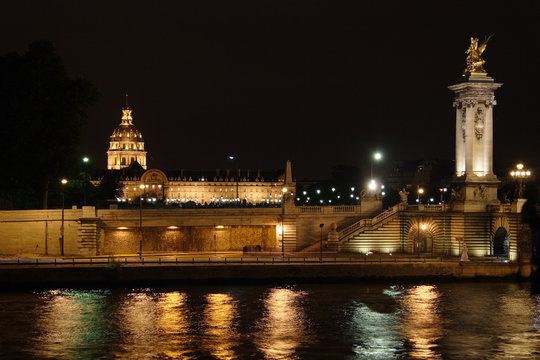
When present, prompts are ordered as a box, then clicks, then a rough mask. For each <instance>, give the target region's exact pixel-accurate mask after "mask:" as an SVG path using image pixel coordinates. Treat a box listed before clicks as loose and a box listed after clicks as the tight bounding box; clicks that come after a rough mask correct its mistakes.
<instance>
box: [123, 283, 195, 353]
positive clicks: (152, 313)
mask: <svg viewBox="0 0 540 360" xmlns="http://www.w3.org/2000/svg"><path fill="white" fill-rule="evenodd" d="M186 297H187V296H186V295H185V294H183V293H179V292H167V293H161V294H160V295H155V294H147V293H131V294H129V295H128V296H127V297H126V299H125V301H124V302H123V303H122V304H121V306H120V307H119V309H118V312H119V316H118V321H117V322H116V324H117V326H118V328H119V330H120V334H121V335H122V338H123V341H122V349H121V353H124V354H126V353H131V354H134V356H136V357H137V356H142V357H145V356H158V357H162V358H163V357H169V358H178V357H182V358H188V357H187V353H188V352H190V351H191V349H190V344H191V341H190V338H189V336H188V332H189V320H188V310H187V306H186Z"/></svg>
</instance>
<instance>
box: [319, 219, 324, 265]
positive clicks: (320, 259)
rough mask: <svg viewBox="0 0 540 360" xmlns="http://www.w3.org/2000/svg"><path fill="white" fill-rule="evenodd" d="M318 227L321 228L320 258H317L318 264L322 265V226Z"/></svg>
mask: <svg viewBox="0 0 540 360" xmlns="http://www.w3.org/2000/svg"><path fill="white" fill-rule="evenodd" d="M319 227H320V228H321V247H320V249H321V254H320V257H319V262H320V263H322V228H323V227H324V224H320V225H319Z"/></svg>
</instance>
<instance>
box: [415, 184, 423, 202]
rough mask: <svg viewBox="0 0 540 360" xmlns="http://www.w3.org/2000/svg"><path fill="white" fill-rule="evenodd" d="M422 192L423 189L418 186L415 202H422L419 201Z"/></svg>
mask: <svg viewBox="0 0 540 360" xmlns="http://www.w3.org/2000/svg"><path fill="white" fill-rule="evenodd" d="M423 193H424V189H423V188H421V187H419V188H418V195H417V197H416V202H417V203H418V204H421V203H422V202H421V201H420V195H422V194H423Z"/></svg>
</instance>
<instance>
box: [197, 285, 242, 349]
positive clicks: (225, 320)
mask: <svg viewBox="0 0 540 360" xmlns="http://www.w3.org/2000/svg"><path fill="white" fill-rule="evenodd" d="M206 301H207V305H206V308H205V310H204V324H205V336H204V337H203V338H202V340H201V342H202V345H203V347H204V349H205V350H207V351H208V352H209V353H210V354H211V355H212V356H214V357H215V358H217V359H236V358H237V356H236V354H235V352H234V350H233V347H235V346H237V345H238V344H239V342H238V335H237V331H236V329H235V325H236V324H235V322H236V317H237V304H236V300H235V299H234V298H233V297H232V296H231V295H228V294H208V295H207V296H206Z"/></svg>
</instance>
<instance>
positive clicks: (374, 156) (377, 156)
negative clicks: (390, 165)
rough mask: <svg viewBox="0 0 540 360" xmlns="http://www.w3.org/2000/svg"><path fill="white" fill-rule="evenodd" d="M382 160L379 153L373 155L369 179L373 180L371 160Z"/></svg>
mask: <svg viewBox="0 0 540 360" xmlns="http://www.w3.org/2000/svg"><path fill="white" fill-rule="evenodd" d="M381 159H382V154H381V153H380V152H378V151H377V152H376V153H374V154H373V157H372V158H371V179H373V160H375V161H380V160H381Z"/></svg>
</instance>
